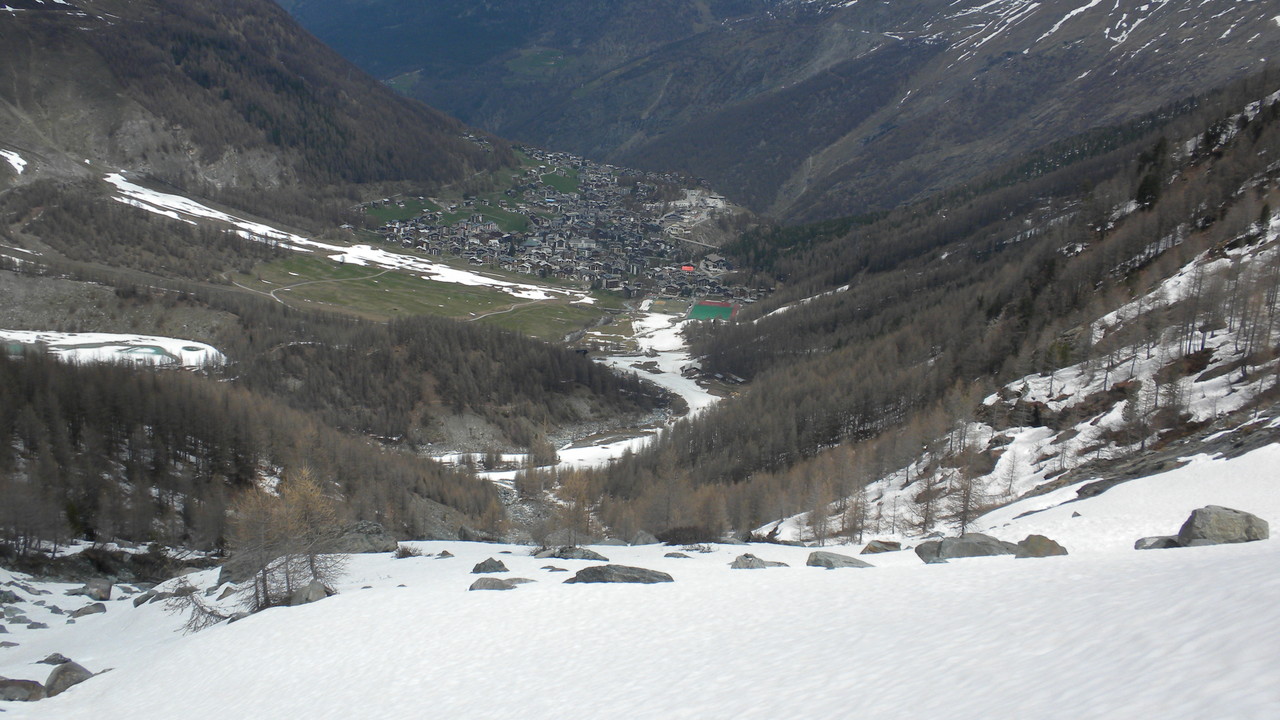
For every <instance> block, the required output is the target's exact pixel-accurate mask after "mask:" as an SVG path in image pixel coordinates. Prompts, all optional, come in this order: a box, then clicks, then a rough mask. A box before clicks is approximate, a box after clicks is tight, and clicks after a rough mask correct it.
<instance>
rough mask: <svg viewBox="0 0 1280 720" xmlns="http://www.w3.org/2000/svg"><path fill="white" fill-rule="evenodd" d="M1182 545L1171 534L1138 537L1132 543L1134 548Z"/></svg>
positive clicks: (1144, 548) (1145, 548)
mask: <svg viewBox="0 0 1280 720" xmlns="http://www.w3.org/2000/svg"><path fill="white" fill-rule="evenodd" d="M1176 547H1182V544H1181V543H1179V542H1178V538H1176V537H1173V536H1172V535H1156V536H1154V537H1144V538H1139V539H1138V541H1137V542H1135V543H1134V544H1133V549H1134V550H1165V549H1168V548H1176Z"/></svg>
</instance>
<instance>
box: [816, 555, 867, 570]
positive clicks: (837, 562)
mask: <svg viewBox="0 0 1280 720" xmlns="http://www.w3.org/2000/svg"><path fill="white" fill-rule="evenodd" d="M805 565H808V566H809V567H822V568H826V569H828V570H835V569H836V568H869V567H874V566H873V565H872V564H871V563H869V562H864V561H862V560H859V559H858V558H853V557H849V556H848V555H841V554H840V553H833V552H826V551H824V550H815V551H814V552H811V553H809V559H808V561H806V562H805Z"/></svg>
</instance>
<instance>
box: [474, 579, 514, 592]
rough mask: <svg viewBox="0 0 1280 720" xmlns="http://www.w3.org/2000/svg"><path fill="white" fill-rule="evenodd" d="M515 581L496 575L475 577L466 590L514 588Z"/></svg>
mask: <svg viewBox="0 0 1280 720" xmlns="http://www.w3.org/2000/svg"><path fill="white" fill-rule="evenodd" d="M515 589H516V583H514V582H512V581H510V580H503V579H502V578H496V577H482V578H477V579H476V581H475V582H473V583H471V587H469V588H467V590H515Z"/></svg>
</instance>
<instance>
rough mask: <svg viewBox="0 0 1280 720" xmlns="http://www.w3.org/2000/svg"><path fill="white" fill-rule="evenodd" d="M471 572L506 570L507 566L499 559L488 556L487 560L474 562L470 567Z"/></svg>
mask: <svg viewBox="0 0 1280 720" xmlns="http://www.w3.org/2000/svg"><path fill="white" fill-rule="evenodd" d="M471 572H472V573H475V574H479V573H497V572H507V566H506V565H504V564H503V562H502V561H501V560H496V559H494V558H488V559H487V560H483V561H481V562H478V563H476V566H475V567H473V568H471Z"/></svg>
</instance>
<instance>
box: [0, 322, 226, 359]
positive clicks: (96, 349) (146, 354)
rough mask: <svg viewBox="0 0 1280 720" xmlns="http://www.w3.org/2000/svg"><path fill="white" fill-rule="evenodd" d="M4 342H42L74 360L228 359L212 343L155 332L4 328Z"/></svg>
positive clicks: (1, 335) (0, 339)
mask: <svg viewBox="0 0 1280 720" xmlns="http://www.w3.org/2000/svg"><path fill="white" fill-rule="evenodd" d="M0 342H3V343H10V342H12V343H18V344H22V345H34V344H36V343H40V344H42V345H44V346H45V349H46V350H47V351H48V352H49V353H50V354H52V355H54V356H56V357H58V358H61V359H63V360H66V361H68V362H74V363H94V362H129V363H136V364H139V365H167V366H179V367H190V368H199V367H205V366H208V365H221V364H223V363H224V362H226V358H225V357H224V356H223V354H222V353H221V352H219V351H218V350H217V348H215V347H213V346H212V345H207V344H205V343H202V342H196V341H194V340H181V339H178V338H169V337H156V336H154V335H121V334H118V333H64V332H43V331H34V330H0Z"/></svg>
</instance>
